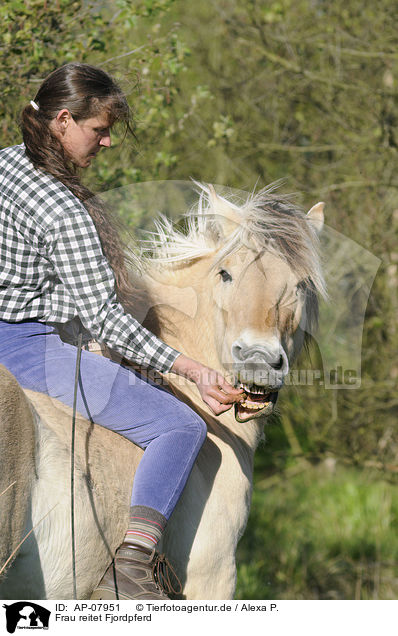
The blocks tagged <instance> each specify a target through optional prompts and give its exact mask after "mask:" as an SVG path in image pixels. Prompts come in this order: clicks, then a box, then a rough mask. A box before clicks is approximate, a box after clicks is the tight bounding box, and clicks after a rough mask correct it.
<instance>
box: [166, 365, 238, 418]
mask: <svg viewBox="0 0 398 636" xmlns="http://www.w3.org/2000/svg"><path fill="white" fill-rule="evenodd" d="M171 371H172V373H176V374H177V375H182V376H183V377H185V378H188V379H189V380H191V381H192V382H195V384H196V386H197V387H198V390H199V393H200V395H201V397H202V400H203V401H204V402H205V404H207V406H208V407H209V408H210V409H211V410H212V411H213V413H214V415H221V413H225V411H228V410H229V409H230V408H231V406H232V405H233V404H235V402H242V401H243V400H244V399H245V394H244V392H243V389H235V388H234V387H233V386H232V385H231V384H229V382H227V381H226V379H225V378H224V377H223V376H222V374H221V373H219V372H218V371H215V370H214V369H211V368H210V367H206V366H205V365H203V364H200V362H197V361H196V360H192V358H188V357H187V356H185V355H183V354H181V355H179V356H178V358H177V359H176V360H175V362H174V364H173V366H172V368H171Z"/></svg>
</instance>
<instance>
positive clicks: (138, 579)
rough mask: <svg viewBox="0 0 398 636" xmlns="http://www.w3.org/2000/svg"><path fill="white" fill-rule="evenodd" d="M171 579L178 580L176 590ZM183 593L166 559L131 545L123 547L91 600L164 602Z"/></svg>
mask: <svg viewBox="0 0 398 636" xmlns="http://www.w3.org/2000/svg"><path fill="white" fill-rule="evenodd" d="M171 578H173V579H175V583H176V584H177V585H176V586H173V583H172V580H171ZM175 587H177V589H175ZM180 592H181V583H180V581H179V580H178V578H177V576H176V574H175V572H174V570H173V568H172V567H171V566H170V564H169V563H168V562H167V560H166V558H165V557H164V555H159V554H157V553H156V552H155V551H154V550H152V551H151V550H148V549H146V548H144V547H141V546H136V545H133V544H131V543H122V545H121V546H120V548H119V549H118V550H117V552H116V554H115V558H114V560H113V561H112V563H111V565H110V566H109V567H108V569H107V570H106V572H105V574H104V576H103V577H102V579H101V581H100V582H99V584H98V587H96V588H95V590H94V592H93V593H92V595H91V598H92V599H96V600H100V599H104V600H110V599H113V600H115V599H117V600H127V599H151V600H154V601H155V600H162V601H164V600H169V596H166V594H179V593H180Z"/></svg>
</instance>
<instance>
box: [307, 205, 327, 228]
mask: <svg viewBox="0 0 398 636" xmlns="http://www.w3.org/2000/svg"><path fill="white" fill-rule="evenodd" d="M324 207H325V204H324V203H323V202H322V201H321V202H320V203H316V205H314V206H313V207H312V208H311V210H310V211H309V212H308V213H307V219H308V220H309V222H310V223H311V225H312V227H313V228H314V230H315V232H317V234H319V233H320V232H321V230H322V228H323V222H324V215H323V208H324Z"/></svg>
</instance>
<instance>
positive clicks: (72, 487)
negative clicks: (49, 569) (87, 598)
mask: <svg viewBox="0 0 398 636" xmlns="http://www.w3.org/2000/svg"><path fill="white" fill-rule="evenodd" d="M82 343H83V334H82V332H81V331H80V333H79V335H78V338H77V354H76V369H75V387H74V391H73V412H72V440H71V450H70V452H71V466H70V503H71V537H72V577H73V598H74V599H77V586H76V546H75V432H76V402H77V388H78V385H79V375H80V360H81V356H82Z"/></svg>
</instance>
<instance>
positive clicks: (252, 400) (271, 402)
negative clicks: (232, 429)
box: [235, 384, 278, 424]
mask: <svg viewBox="0 0 398 636" xmlns="http://www.w3.org/2000/svg"><path fill="white" fill-rule="evenodd" d="M239 388H240V389H243V390H244V392H245V394H246V399H245V401H244V402H239V403H235V419H236V421H237V422H239V423H241V424H243V423H244V422H248V421H249V420H253V419H255V418H257V417H268V416H269V415H271V413H272V411H273V410H274V406H275V404H276V400H277V399H278V391H268V392H267V389H266V388H265V387H261V386H256V385H252V386H250V387H248V386H246V385H245V384H240V385H239Z"/></svg>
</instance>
